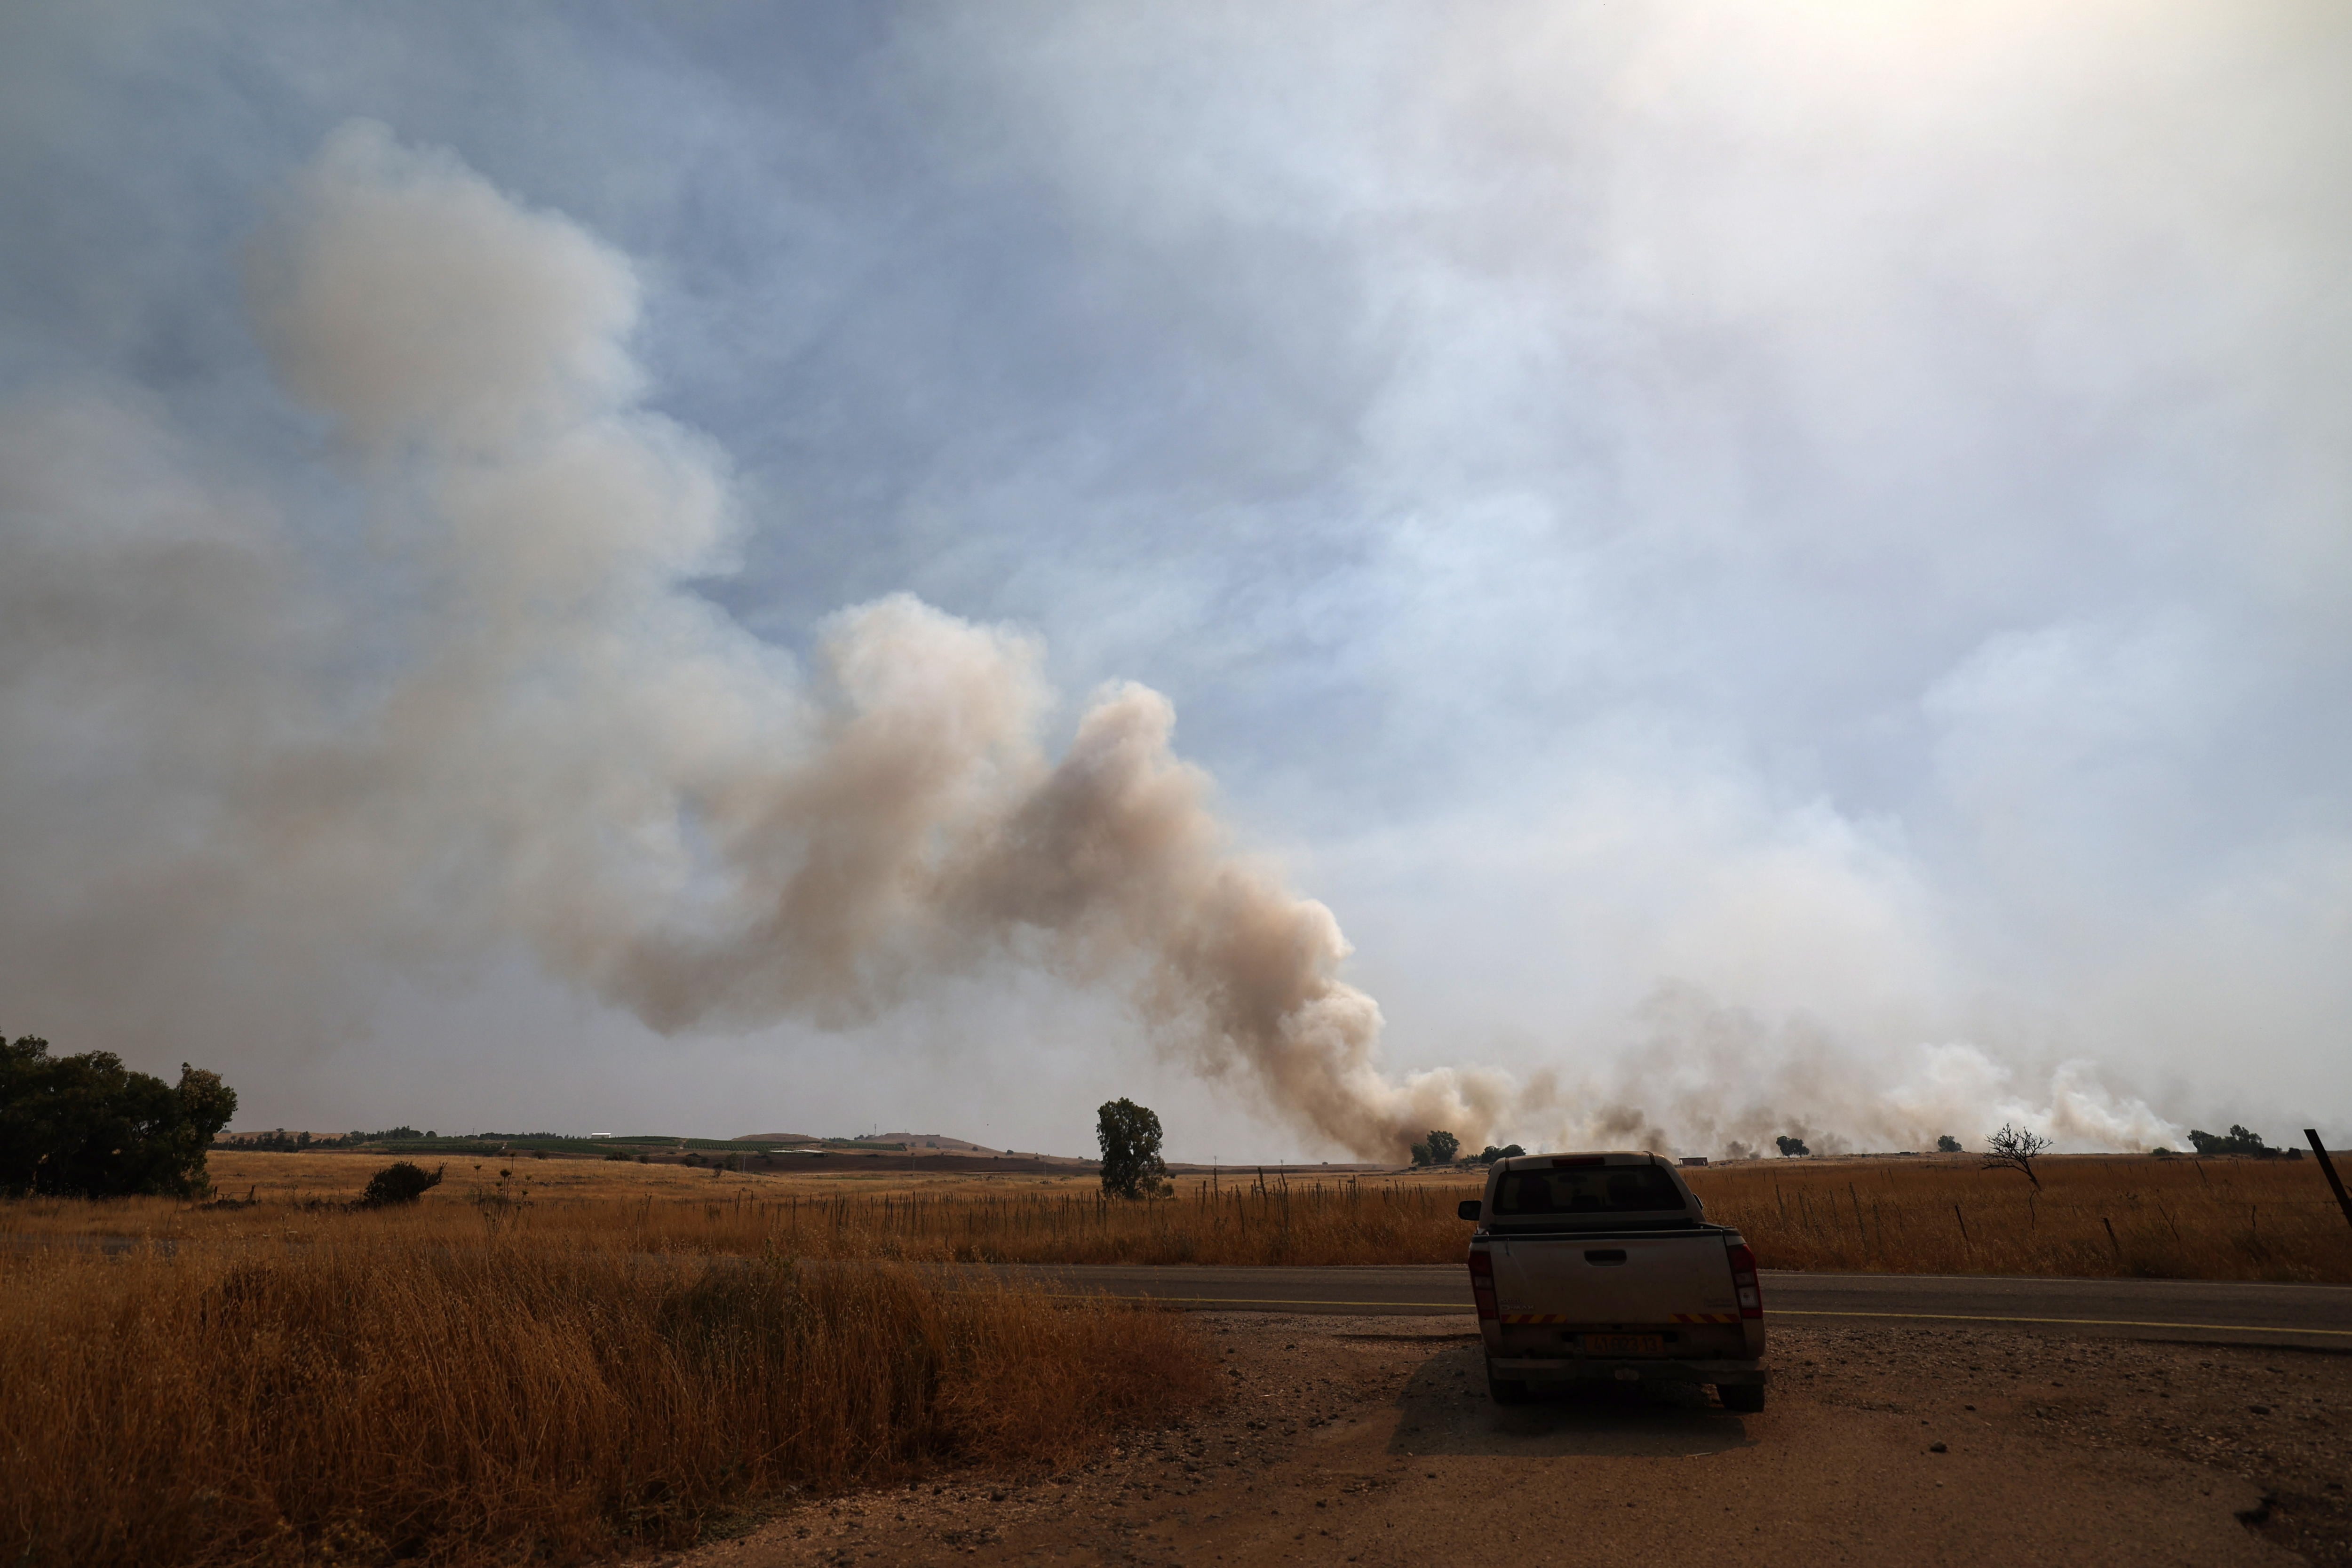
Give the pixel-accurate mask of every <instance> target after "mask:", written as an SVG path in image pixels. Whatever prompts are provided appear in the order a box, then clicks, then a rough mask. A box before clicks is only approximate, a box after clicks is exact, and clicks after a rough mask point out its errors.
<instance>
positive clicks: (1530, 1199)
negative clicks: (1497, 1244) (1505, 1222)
mask: <svg viewBox="0 0 2352 1568" xmlns="http://www.w3.org/2000/svg"><path fill="white" fill-rule="evenodd" d="M1682 1207H1683V1194H1682V1190H1681V1189H1680V1188H1679V1187H1676V1186H1675V1179H1674V1178H1673V1177H1672V1176H1669V1175H1667V1174H1666V1173H1664V1171H1662V1170H1660V1169H1658V1168H1657V1167H1656V1166H1655V1165H1601V1166H1587V1167H1585V1168H1584V1169H1582V1170H1570V1171H1506V1172H1504V1173H1503V1179H1502V1180H1501V1181H1500V1182H1498V1183H1496V1186H1495V1213H1496V1214H1497V1215H1543V1214H1656V1213H1657V1212H1658V1211H1659V1210H1661V1209H1674V1210H1676V1211H1680V1210H1681V1209H1682Z"/></svg>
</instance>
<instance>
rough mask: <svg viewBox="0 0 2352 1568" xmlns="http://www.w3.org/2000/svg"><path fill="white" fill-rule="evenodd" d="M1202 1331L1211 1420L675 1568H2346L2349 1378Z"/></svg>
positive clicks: (2281, 1359)
mask: <svg viewBox="0 0 2352 1568" xmlns="http://www.w3.org/2000/svg"><path fill="white" fill-rule="evenodd" d="M1199 1321H1200V1325H1201V1328H1202V1332H1203V1333H1204V1334H1206V1335H1208V1336H1209V1337H1210V1340H1211V1342H1212V1343H1213V1345H1214V1346H1215V1347H1216V1349H1217V1351H1218V1352H1219V1355H1220V1358H1221V1359H1222V1360H1223V1362H1224V1363H1225V1369H1226V1378H1227V1381H1228V1382H1229V1383H1230V1384H1231V1394H1230V1396H1229V1398H1228V1399H1227V1401H1226V1403H1225V1405H1223V1408H1221V1409H1219V1410H1216V1411H1214V1412H1213V1413H1211V1414H1209V1415H1205V1416H1203V1417H1202V1418H1200V1419H1197V1420H1194V1421H1191V1422H1187V1423H1185V1424H1182V1425H1181V1426H1173V1427H1171V1428H1169V1429H1166V1430H1163V1431H1156V1432H1139V1433H1133V1434H1130V1435H1129V1437H1128V1438H1127V1439H1126V1440H1125V1441H1124V1442H1123V1443H1122V1444H1121V1445H1120V1446H1119V1447H1118V1448H1117V1449H1116V1450H1114V1451H1112V1452H1110V1453H1108V1454H1107V1455H1105V1456H1104V1457H1103V1458H1100V1459H1099V1460H1098V1461H1097V1462H1096V1463H1093V1464H1089V1465H1085V1466H1082V1467H1080V1468H1075V1469H1072V1470H1069V1471H1066V1472H1065V1473H1060V1474H1055V1475H1050V1476H1030V1477H1017V1476H1006V1475H989V1474H985V1473H981V1472H971V1471H966V1472H961V1473H959V1474H956V1475H953V1476H949V1477H944V1478H940V1479H934V1480H931V1481H927V1482H925V1483H923V1484H921V1485H919V1486H914V1487H908V1488H897V1489H888V1490H884V1491H872V1492H865V1493H859V1494H853V1495H849V1496H845V1497H839V1498H833V1499H826V1500H814V1501H811V1502H808V1503H806V1504H804V1505H803V1506H800V1507H798V1508H794V1509H791V1510H786V1511H783V1512H782V1513H779V1514H776V1515H774V1516H773V1517H772V1518H770V1519H769V1520H768V1521H766V1522H764V1523H762V1524H761V1525H760V1526H758V1527H757V1528H756V1529H753V1530H751V1531H750V1532H749V1533H747V1534H744V1535H742V1536H740V1537H739V1538H737V1539H735V1540H732V1541H727V1542H714V1543H712V1544H710V1545H708V1546H705V1547H702V1548H700V1549H698V1550H697V1551H695V1552H690V1553H688V1554H686V1555H684V1556H673V1557H667V1558H663V1559H660V1560H658V1561H660V1562H661V1563H668V1564H677V1565H678V1568H771V1565H775V1568H782V1565H788V1564H789V1565H795V1568H797V1565H800V1564H818V1563H822V1564H828V1565H836V1568H848V1565H850V1564H866V1563H877V1564H882V1563H1035V1564H1041V1565H1048V1568H1088V1565H1091V1564H1097V1563H1118V1564H1154V1565H1160V1564H1187V1565H1192V1568H1206V1565H1210V1564H1232V1565H1247V1564H1258V1563H1366V1564H1390V1565H1395V1568H1407V1565H1411V1568H1423V1565H1425V1564H1427V1563H1433V1562H1445V1561H1496V1562H1507V1563H1596V1564H1606V1563H1629V1564H1630V1563H1641V1564H1644V1565H1645V1568H1647V1565H1652V1564H1655V1563H1668V1562H1688V1563H1731V1562H1738V1563H1743V1564H1750V1563H1752V1564H1774V1563H1789V1564H1800V1563H1801V1564H1806V1565H1808V1568H1812V1565H1817V1564H1823V1563H1854V1564H1863V1563H1885V1562H1891V1561H1903V1562H1906V1563H1980V1562H1983V1561H1986V1560H1989V1559H2000V1558H2003V1557H2009V1558H2015V1559H2025V1560H2037V1561H2042V1562H2049V1563H2068V1564H2096V1563H2116V1564H2126V1563H2128V1564H2132V1565H2134V1568H2143V1565H2152V1564H2164V1563H2178V1564H2184V1565H2185V1564H2196V1565H2200V1568H2203V1565H2211V1564H2227V1563H2248V1564H2252V1563H2295V1562H2298V1561H2301V1562H2308V1563H2324V1564H2341V1565H2345V1568H2352V1505H2347V1498H2346V1492H2345V1487H2346V1484H2347V1480H2352V1476H2347V1470H2352V1461H2347V1456H2352V1357H2345V1356H2335V1355H2323V1354H2315V1353H2311V1352H2281V1351H2265V1350H2240V1349H2235V1348H2224V1347H2216V1346H2210V1345H2199V1346H2188V1345H2172V1344H2161V1343H2143V1342H2126V1341H2117V1340H2073V1339H2066V1338H2061V1337H2055V1336H2043V1335H2040V1334H2032V1333H2023V1332H2016V1331H1986V1330H1969V1329H1925V1330H1918V1329H1876V1328H1864V1329H1832V1328H1780V1327H1777V1326H1776V1327H1775V1328H1774V1330H1773V1331H1772V1354H1771V1364H1772V1366H1773V1367H1774V1369H1775V1373H1776V1377H1777V1379H1778V1381H1777V1382H1776V1383H1775V1384H1774V1386H1773V1389H1772V1393H1771V1396H1770V1401H1769V1407H1768V1408H1767V1409H1766V1410H1765V1411H1764V1413H1762V1414H1761V1415H1731V1414H1729V1413H1727V1412H1726V1411H1724V1410H1723V1409H1722V1408H1721V1407H1720V1406H1719V1405H1717V1404H1716V1403H1715V1402H1714V1400H1713V1399H1712V1397H1711V1396H1709V1395H1708V1394H1706V1392H1705V1391H1704V1390H1688V1389H1679V1390H1678V1389H1671V1388H1658V1389H1649V1388H1621V1387H1611V1388H1607V1389H1601V1390H1596V1391H1593V1392H1591V1393H1585V1392H1576V1393H1568V1394H1557V1395H1553V1396H1551V1397H1549V1398H1547V1399H1546V1400H1545V1401H1543V1402H1542V1403H1540V1404H1538V1405H1534V1406H1532V1407H1528V1408H1523V1409H1497V1408H1496V1407H1495V1406H1494V1405H1491V1404H1490V1403H1489V1402H1488V1400H1487V1398H1486V1388H1485V1384H1484V1379H1483V1372H1482V1368H1481V1363H1480V1359H1479V1350H1478V1347H1477V1344H1476V1342H1475V1339H1474V1338H1472V1337H1470V1336H1468V1335H1466V1334H1465V1331H1464V1326H1463V1321H1462V1320H1461V1319H1459V1318H1450V1319H1402V1318H1353V1319H1351V1318H1332V1317H1314V1318H1302V1317H1276V1316H1265V1315H1258V1314H1239V1313H1237V1314H1230V1315H1203V1316H1202V1318H1201V1319H1200V1320H1199Z"/></svg>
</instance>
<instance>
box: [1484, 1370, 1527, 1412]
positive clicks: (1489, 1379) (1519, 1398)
mask: <svg viewBox="0 0 2352 1568" xmlns="http://www.w3.org/2000/svg"><path fill="white" fill-rule="evenodd" d="M1486 1397H1487V1398H1489V1399H1492V1400H1493V1401H1494V1402H1495V1403H1496V1404H1497V1405H1525V1404H1526V1403H1527V1402H1528V1400H1529V1399H1532V1398H1533V1397H1535V1391H1534V1390H1533V1389H1531V1388H1529V1387H1528V1385H1527V1384H1526V1382H1525V1381H1523V1380H1522V1379H1519V1378H1516V1377H1496V1375H1495V1363H1492V1362H1488V1363H1486Z"/></svg>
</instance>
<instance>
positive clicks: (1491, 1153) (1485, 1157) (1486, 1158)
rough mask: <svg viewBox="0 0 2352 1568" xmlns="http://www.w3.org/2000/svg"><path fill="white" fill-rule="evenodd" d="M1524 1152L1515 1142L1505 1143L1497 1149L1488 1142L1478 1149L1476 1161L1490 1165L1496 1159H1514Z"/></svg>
mask: <svg viewBox="0 0 2352 1568" xmlns="http://www.w3.org/2000/svg"><path fill="white" fill-rule="evenodd" d="M1526 1152H1527V1151H1526V1150H1525V1149H1522V1148H1520V1147H1519V1146H1518V1145H1517V1143H1506V1144H1504V1145H1503V1146H1502V1147H1501V1148H1499V1149H1497V1148H1496V1147H1495V1145H1494V1144H1492V1143H1489V1144H1487V1145H1486V1147H1485V1148H1484V1149H1481V1150H1479V1151H1478V1163H1480V1164H1482V1165H1491V1164H1493V1163H1495V1162H1496V1161H1497V1160H1516V1159H1517V1158H1518V1157H1519V1156H1520V1155H1522V1154H1524V1153H1526Z"/></svg>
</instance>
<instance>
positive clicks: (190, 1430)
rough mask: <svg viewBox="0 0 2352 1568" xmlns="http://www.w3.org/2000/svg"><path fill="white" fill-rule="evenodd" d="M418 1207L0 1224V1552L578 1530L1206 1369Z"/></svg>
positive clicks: (1149, 1324)
mask: <svg viewBox="0 0 2352 1568" xmlns="http://www.w3.org/2000/svg"><path fill="white" fill-rule="evenodd" d="M433 1206H434V1205H431V1204H430V1203H426V1204H421V1205H415V1207H413V1208H412V1207H399V1208H385V1209H378V1210H373V1211H355V1210H343V1211H339V1212H336V1213H335V1214H334V1215H333V1220H334V1223H333V1225H332V1226H320V1229H319V1231H318V1232H317V1233H316V1238H315V1240H314V1241H313V1243H312V1244H311V1245H310V1246H307V1247H290V1248H289V1247H267V1248H263V1247H253V1246H247V1245H225V1244H196V1245H189V1246H182V1247H177V1248H175V1249H173V1251H170V1252H163V1251H159V1250H156V1249H150V1248H142V1249H139V1250H137V1251H135V1252H132V1253H131V1254H129V1255H126V1256H121V1257H117V1258H108V1257H105V1256H103V1255H100V1254H98V1253H94V1252H92V1251H89V1250H87V1249H79V1248H32V1249H17V1250H6V1251H0V1432H4V1433H10V1434H14V1435H15V1436H14V1437H13V1438H11V1439H9V1440H7V1441H5V1442H0V1561H6V1562H8V1563H22V1564H26V1565H28V1568H29V1565H34V1564H42V1565H46V1564H59V1565H63V1564H74V1565H76V1568H103V1565H110V1564H124V1565H129V1564H180V1563H189V1564H194V1563H288V1564H292V1563H325V1562H332V1563H388V1562H392V1561H394V1560H409V1559H421V1560H424V1561H428V1562H435V1563H519V1562H549V1563H565V1562H579V1561H584V1560H586V1559H589V1558H593V1557H596V1556H600V1555H605V1554H609V1553H611V1552H614V1551H617V1550H622V1549H625V1548H629V1547H633V1546H635V1547H656V1546H675V1545H678V1544H682V1543H685V1542H691V1541H693V1540H694V1539H696V1538H697V1537H698V1535H700V1534H703V1533H704V1532H706V1531H708V1530H709V1528H710V1527H711V1526H712V1524H713V1523H714V1521H721V1520H724V1519H725V1518H727V1517H728V1516H729V1515H730V1511H732V1510H742V1509H745V1508H747V1507H748V1508H751V1509H755V1510H756V1509H757V1507H758V1506H759V1505H760V1504H761V1502H762V1500H773V1499H776V1498H778V1497H780V1496H782V1495H783V1494H785V1493H786V1492H787V1491H789V1490H790V1489H831V1488H838V1487H845V1486H851V1485H860V1484H877V1483H882V1482H887V1481H892V1480H898V1479H906V1478H909V1477H912V1476H914V1475H916V1474H918V1473H920V1472H922V1471H923V1470H925V1469H926V1468H931V1467H936V1466H940V1465H949V1464H965V1463H974V1464H980V1465H982V1466H986V1467H992V1468H999V1469H1003V1468H1032V1467H1040V1466H1045V1465H1051V1464H1054V1463H1056V1462H1060V1461H1066V1460H1069V1459H1073V1458H1078V1457H1080V1456H1082V1455H1084V1454H1086V1453H1087V1452H1089V1451H1091V1450H1093V1449H1095V1448H1097V1447H1099V1446H1101V1445H1102V1444H1104V1443H1105V1442H1106V1440H1107V1439H1108V1434H1110V1433H1111V1432H1113V1431H1114V1430H1116V1429H1118V1428H1119V1427H1121V1426H1126V1425H1128V1424H1130V1423H1137V1422H1148V1423H1152V1424H1163V1423H1165V1422H1166V1421H1168V1420H1171V1419H1173V1418H1175V1417H1177V1416H1180V1415H1183V1414H1186V1413H1188V1412H1189V1411H1190V1410H1192V1409H1193V1408H1196V1407H1198V1406H1200V1405H1202V1404H1204V1403H1206V1402H1208V1401H1210V1400H1211V1399H1212V1398H1213V1364H1212V1358H1211V1357H1210V1356H1209V1355H1208V1353H1207V1352H1205V1351H1204V1350H1203V1349H1202V1344H1201V1342H1200V1341H1199V1340H1198V1339H1197V1337H1196V1336H1195V1334H1194V1333H1193V1331H1192V1329H1191V1328H1190V1327H1189V1326H1188V1325H1187V1324H1186V1323H1185V1322H1184V1321H1182V1320H1181V1318H1179V1317H1176V1316H1175V1315H1173V1314H1165V1313H1154V1312H1148V1311H1142V1310H1134V1309H1132V1308H1127V1307H1121V1306H1118V1305H1116V1304H1111V1303H1108V1302H1104V1301H1100V1300H1053V1299H1050V1298H1048V1297H1046V1296H1044V1295H1041V1294H1038V1293H1036V1292H1034V1291H1028V1290H1024V1289H1009V1288H1004V1287H1003V1286H1000V1285H996V1284H992V1283H990V1282H985V1281H982V1282H978V1283H977V1284H975V1283H974V1282H971V1281H964V1282H962V1283H961V1287H960V1288H959V1289H946V1288H943V1287H942V1286H941V1284H940V1282H938V1281H937V1280H927V1279H924V1278H923V1277H921V1275H920V1274H919V1272H917V1271H915V1270H912V1269H909V1268H903V1267H892V1266H882V1267H876V1268H856V1269H842V1268H828V1267H826V1266H824V1265H806V1264H796V1263H794V1262H793V1261H790V1260H788V1259H786V1258H782V1257H780V1256H777V1255H774V1254H767V1253H763V1254H761V1256H758V1257H756V1258H750V1259H713V1258H691V1257H685V1256H667V1257H646V1256H643V1255H636V1254H633V1253H631V1252H630V1251H627V1250H624V1249H615V1248H612V1247H598V1246H594V1245H590V1244H586V1243H584V1242H583V1240H582V1239H580V1237H579V1235H578V1231H577V1229H576V1227H566V1229H565V1231H564V1232H563V1233H562V1234H560V1235H559V1234H541V1235H532V1234H530V1233H528V1232H525V1231H522V1230H520V1229H519V1228H518V1229H509V1230H508V1231H506V1232H504V1233H503V1234H502V1235H501V1236H500V1237H498V1238H497V1239H489V1238H486V1237H483V1236H482V1235H481V1234H480V1232H479V1227H477V1234H476V1236H475V1237H474V1238H473V1240H472V1242H471V1244H470V1245H454V1246H435V1247H419V1246H417V1245H415V1242H416V1241H417V1240H419V1239H421V1237H422V1236H423V1235H425V1234H429V1233H430V1232H429V1228H428V1229H427V1230H425V1231H420V1230H419V1229H418V1228H417V1227H415V1226H413V1225H406V1224H404V1223H402V1222H403V1221H404V1220H410V1219H415V1218H418V1217H422V1215H423V1214H425V1213H428V1212H429V1211H430V1210H431V1209H432V1207H433ZM442 1206H443V1207H444V1208H445V1209H447V1210H451V1211H456V1212H462V1205H449V1204H445V1205H442ZM246 1212H247V1213H248V1214H249V1213H250V1212H251V1211H246ZM273 1217H277V1218H279V1219H282V1218H283V1217H284V1215H283V1214H282V1213H281V1214H279V1215H276V1216H273ZM610 1234H614V1235H620V1234H623V1233H622V1232H620V1231H618V1230H614V1231H612V1232H611V1233H610Z"/></svg>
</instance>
